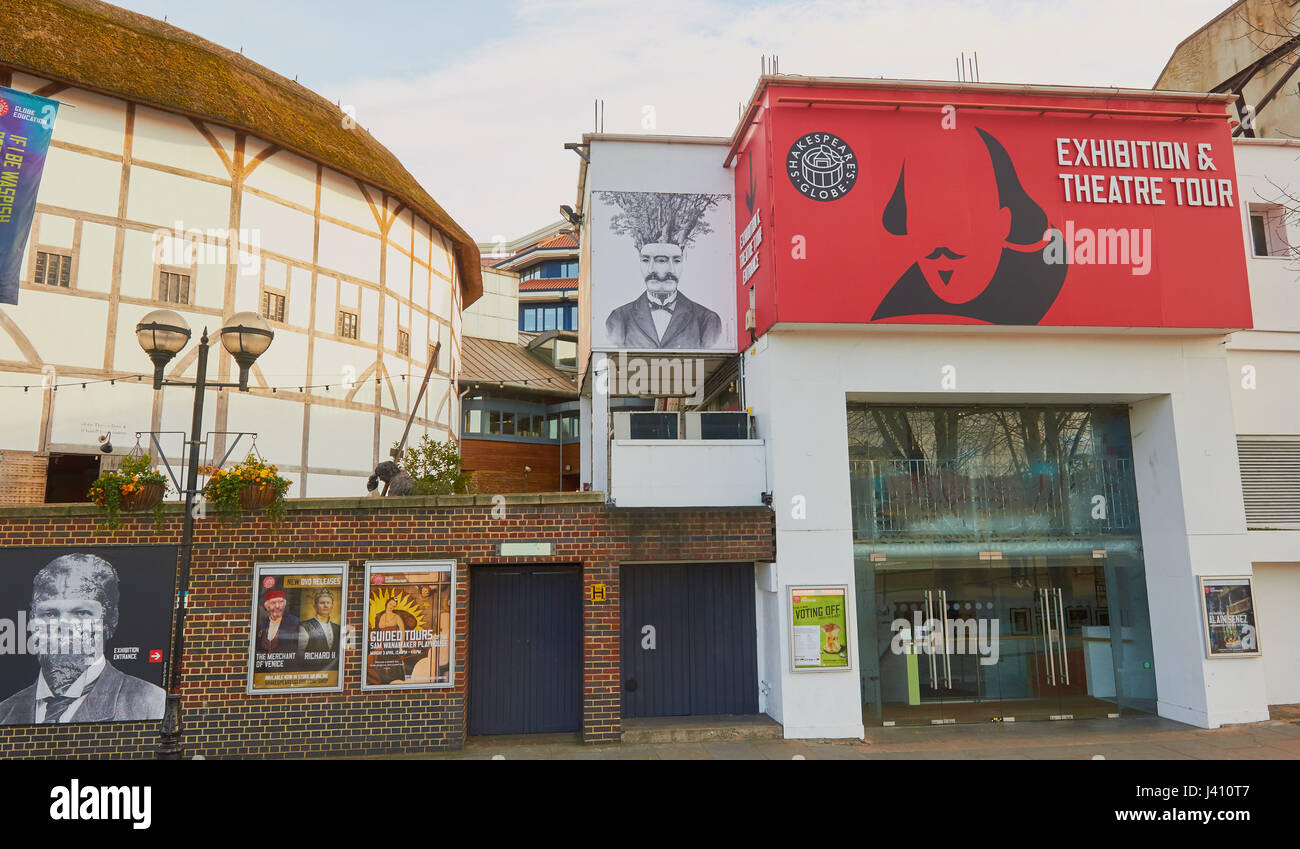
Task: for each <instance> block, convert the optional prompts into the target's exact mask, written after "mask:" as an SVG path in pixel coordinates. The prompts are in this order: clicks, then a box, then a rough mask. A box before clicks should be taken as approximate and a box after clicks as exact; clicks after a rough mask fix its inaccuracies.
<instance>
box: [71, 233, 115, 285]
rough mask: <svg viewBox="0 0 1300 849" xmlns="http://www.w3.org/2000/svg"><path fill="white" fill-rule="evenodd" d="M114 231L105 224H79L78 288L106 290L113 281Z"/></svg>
mask: <svg viewBox="0 0 1300 849" xmlns="http://www.w3.org/2000/svg"><path fill="white" fill-rule="evenodd" d="M115 242H116V238H115V231H114V229H113V228H112V227H109V226H107V225H105V224H91V223H85V224H82V225H81V253H80V255H79V256H78V258H77V283H76V286H77V288H78V289H80V290H82V291H85V292H107V291H109V290H110V289H111V288H112V283H113V248H114V244H115Z"/></svg>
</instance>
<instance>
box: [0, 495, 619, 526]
mask: <svg viewBox="0 0 1300 849" xmlns="http://www.w3.org/2000/svg"><path fill="white" fill-rule="evenodd" d="M492 498H493V496H490V495H404V496H400V497H399V496H389V497H380V496H369V497H364V498H356V497H347V498H286V499H285V501H284V506H285V512H287V513H302V512H309V511H313V510H392V509H410V508H419V507H425V508H439V507H492V506H494V504H493V501H492ZM505 499H506V506H517V505H524V504H531V505H539V504H604V503H605V494H604V493H603V492H546V493H518V494H514V495H510V494H507V495H506V496H505ZM183 511H184V505H183V504H181V503H180V502H179V501H169V502H167V503H166V504H164V505H163V515H165V516H179V515H181V513H182V512H183ZM102 515H103V511H102V510H100V509H99V508H98V507H96V506H95V505H94V504H91V503H89V502H86V503H81V504H24V505H19V506H15V507H0V519H21V518H24V517H30V518H57V517H60V516H102ZM122 517H123V518H124V519H129V518H132V517H139V518H143V519H147V520H149V521H152V520H153V511H152V510H146V511H144V512H140V513H123V514H122Z"/></svg>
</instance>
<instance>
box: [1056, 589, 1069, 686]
mask: <svg viewBox="0 0 1300 849" xmlns="http://www.w3.org/2000/svg"><path fill="white" fill-rule="evenodd" d="M1056 621H1057V622H1058V623H1059V624H1060V626H1061V629H1060V631H1059V632H1058V633H1059V634H1060V635H1061V638H1060V647H1061V674H1062V675H1064V676H1065V683H1066V684H1069V683H1070V662H1069V660H1068V659H1067V658H1066V656H1065V602H1064V601H1063V600H1062V598H1061V588H1060V587H1057V588H1056Z"/></svg>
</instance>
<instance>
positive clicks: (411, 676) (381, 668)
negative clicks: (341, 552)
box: [361, 560, 456, 690]
mask: <svg viewBox="0 0 1300 849" xmlns="http://www.w3.org/2000/svg"><path fill="white" fill-rule="evenodd" d="M366 587H367V592H366V626H365V628H366V630H365V643H364V645H363V647H362V657H363V660H362V670H361V687H362V689H364V690H396V689H415V688H432V687H450V686H451V685H452V678H453V672H454V670H453V668H452V651H451V646H452V640H453V636H454V629H453V627H452V626H453V623H454V621H455V612H456V600H455V592H456V562H455V561H454V560H402V561H388V562H371V563H367V564H366Z"/></svg>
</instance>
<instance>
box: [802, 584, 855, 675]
mask: <svg viewBox="0 0 1300 849" xmlns="http://www.w3.org/2000/svg"><path fill="white" fill-rule="evenodd" d="M789 597H790V608H789V611H788V612H789V614H790V666H791V669H793V670H794V671H795V672H811V671H815V670H833V669H848V668H850V666H851V665H852V664H851V663H850V654H849V622H848V615H849V614H848V605H847V604H846V599H847V598H848V587H846V586H843V585H839V586H818V587H790V596H789Z"/></svg>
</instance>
